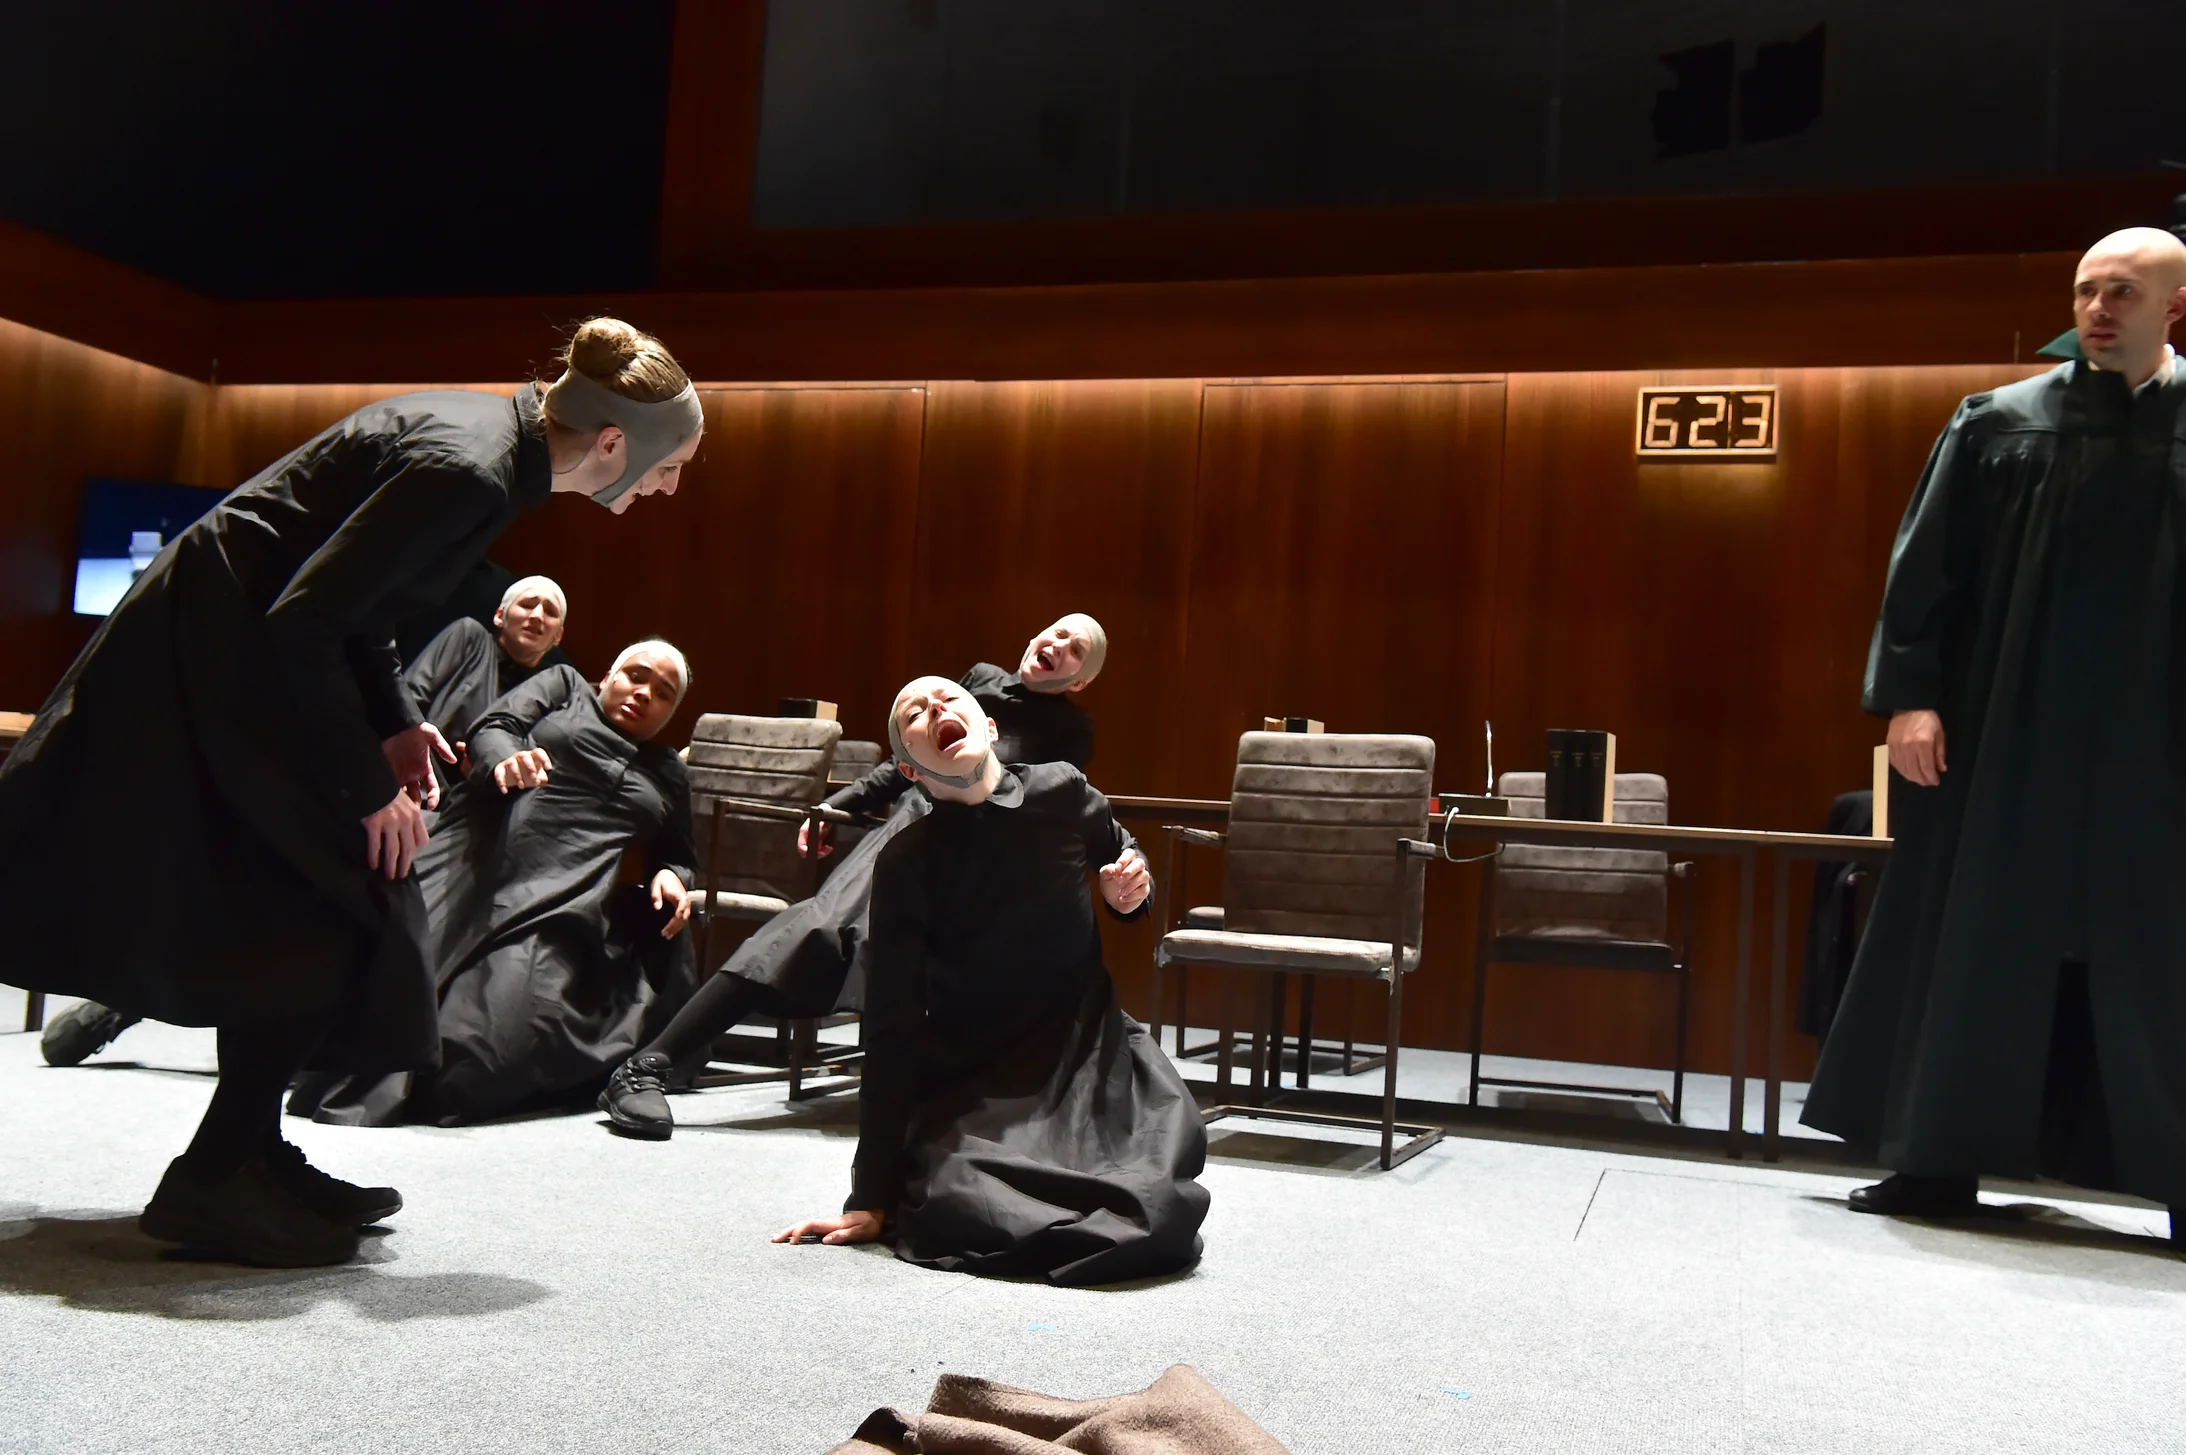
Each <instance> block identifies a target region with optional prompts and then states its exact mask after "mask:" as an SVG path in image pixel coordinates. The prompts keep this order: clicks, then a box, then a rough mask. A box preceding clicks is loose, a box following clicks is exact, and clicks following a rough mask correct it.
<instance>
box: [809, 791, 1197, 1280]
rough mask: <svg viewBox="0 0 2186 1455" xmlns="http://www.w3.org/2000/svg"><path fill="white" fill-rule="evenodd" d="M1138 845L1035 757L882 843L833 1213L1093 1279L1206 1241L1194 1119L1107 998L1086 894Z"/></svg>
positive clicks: (1167, 1265)
mask: <svg viewBox="0 0 2186 1455" xmlns="http://www.w3.org/2000/svg"><path fill="white" fill-rule="evenodd" d="M923 796H924V794H923V793H922V794H921V797H923ZM1135 847H1136V843H1135V841H1134V840H1133V839H1132V837H1131V835H1130V834H1129V833H1128V832H1127V831H1125V830H1124V828H1123V827H1122V826H1121V825H1120V824H1118V823H1117V822H1116V819H1115V816H1114V814H1113V813H1111V812H1110V810H1109V807H1108V800H1106V799H1105V798H1103V797H1102V796H1101V795H1100V794H1099V793H1098V792H1096V791H1095V790H1094V789H1093V788H1092V786H1091V785H1089V784H1088V783H1087V782H1086V781H1085V778H1084V776H1083V775H1082V774H1080V773H1079V772H1078V770H1077V769H1075V768H1073V767H1071V766H1069V765H1068V764H1065V763H1042V764H1035V765H1032V766H1029V767H1012V768H1009V769H1008V770H1006V771H1005V772H1004V774H1003V777H1002V781H1001V784H1000V786H999V787H997V789H996V790H995V792H994V794H993V796H992V797H990V798H988V799H987V800H986V801H985V802H984V803H981V804H978V805H976V806H972V805H966V804H960V803H947V802H940V803H934V804H933V805H932V808H931V811H930V812H928V813H925V814H922V815H920V816H919V817H917V818H916V819H914V820H912V821H911V822H910V823H908V824H906V825H905V826H904V827H903V828H902V829H901V830H900V831H898V832H897V833H896V835H895V836H894V837H893V839H892V840H891V841H890V842H889V844H888V846H887V848H886V849H885V850H884V851H883V852H882V853H881V856H880V863H879V865H878V866H877V867H876V868H875V871H874V875H873V917H872V927H873V937H872V944H871V949H870V954H871V961H870V975H871V979H870V981H869V983H868V985H867V989H866V1005H865V1046H866V1060H865V1073H864V1081H863V1085H862V1087H861V1090H860V1092H859V1124H858V1151H857V1158H856V1164H855V1170H854V1174H853V1179H852V1190H851V1196H850V1199H849V1201H848V1203H847V1204H846V1206H847V1207H848V1208H852V1209H864V1210H872V1211H885V1212H886V1213H887V1214H888V1217H889V1231H890V1235H891V1236H892V1237H893V1238H894V1240H895V1246H896V1255H897V1256H898V1257H900V1258H902V1259H904V1260H906V1261H908V1262H912V1263H920V1264H924V1265H927V1266H929V1267H934V1268H943V1269H949V1270H952V1271H956V1272H964V1273H985V1274H997V1275H1014V1276H1035V1277H1044V1278H1047V1279H1049V1280H1051V1281H1053V1282H1055V1283H1062V1284H1088V1283H1114V1282H1118V1281H1121V1280H1124V1279H1131V1278H1144V1277H1149V1276H1152V1275H1156V1274H1161V1273H1168V1272H1172V1271H1175V1270H1176V1269H1179V1268H1182V1267H1184V1266H1186V1265H1188V1264H1189V1263H1191V1262H1192V1261H1193V1260H1194V1259H1196V1258H1197V1257H1198V1256H1199V1249H1200V1243H1199V1226H1200V1224H1201V1222H1203V1221H1204V1220H1205V1218H1206V1215H1207V1193H1206V1190H1205V1189H1204V1188H1202V1187H1200V1186H1199V1184H1198V1183H1197V1182H1196V1181H1195V1180H1194V1179H1195V1178H1197V1177H1198V1176H1199V1174H1200V1171H1201V1170H1202V1168H1203V1167H1204V1166H1205V1163H1206V1156H1207V1135H1206V1131H1205V1129H1204V1127H1203V1126H1202V1124H1201V1121H1200V1115H1199V1108H1198V1107H1197V1105H1195V1104H1194V1102H1193V1100H1192V1097H1191V1093H1190V1092H1189V1091H1187V1090H1186V1089H1185V1086H1184V1082H1183V1080H1182V1079H1181V1078H1180V1077H1179V1076H1178V1075H1177V1073H1176V1068H1175V1067H1174V1066H1172V1065H1171V1064H1170V1062H1169V1060H1168V1058H1167V1057H1166V1056H1164V1055H1162V1053H1161V1051H1160V1050H1159V1049H1158V1048H1156V1047H1155V1046H1154V1044H1153V1043H1152V1041H1151V1039H1150V1038H1149V1037H1148V1036H1147V1034H1146V1031H1145V1028H1144V1027H1142V1026H1140V1025H1139V1024H1138V1023H1137V1022H1135V1021H1133V1020H1132V1019H1131V1018H1130V1017H1129V1016H1127V1015H1125V1014H1124V1013H1123V1010H1122V1009H1121V1007H1119V1006H1118V1005H1117V1004H1116V995H1115V987H1114V985H1113V984H1112V983H1111V982H1110V980H1109V978H1108V971H1107V969H1106V967H1105V966H1104V965H1103V964H1102V960H1101V935H1100V927H1099V925H1098V924H1097V923H1096V922H1095V920H1094V917H1093V898H1092V894H1091V892H1090V891H1089V889H1088V887H1087V884H1088V881H1087V875H1088V873H1089V872H1091V871H1093V870H1096V869H1098V868H1100V867H1101V866H1102V865H1104V864H1109V863H1113V862H1114V861H1115V860H1116V859H1117V858H1119V857H1120V856H1121V855H1122V854H1123V852H1124V850H1126V849H1128V848H1135ZM1151 903H1152V901H1151V900H1149V901H1148V903H1147V904H1146V905H1142V906H1140V908H1139V909H1138V910H1137V911H1136V912H1134V914H1133V915H1131V916H1129V917H1130V918H1137V917H1138V916H1139V915H1143V914H1145V913H1147V912H1148V909H1149V907H1150V906H1151Z"/></svg>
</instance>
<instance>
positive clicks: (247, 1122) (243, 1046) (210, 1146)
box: [182, 1016, 327, 1182]
mask: <svg viewBox="0 0 2186 1455" xmlns="http://www.w3.org/2000/svg"><path fill="white" fill-rule="evenodd" d="M326 1031H327V1022H326V1020H325V1019H324V1018H322V1017H316V1016H314V1017H310V1018H308V1019H304V1020H296V1021H276V1022H272V1023H270V1024H263V1025H254V1026H222V1027H221V1028H220V1084H219V1085H217V1086H215V1087H214V1088H213V1098H212V1103H211V1104H210V1105H209V1106H207V1107H206V1108H205V1119H204V1120H203V1121H202V1122H200V1123H198V1127H197V1135H196V1136H195V1137H193V1138H191V1140H190V1145H189V1149H188V1150H187V1151H185V1152H184V1153H183V1154H182V1158H183V1161H184V1162H185V1163H187V1164H188V1166H189V1168H190V1170H191V1172H192V1173H193V1174H195V1175H196V1176H197V1177H198V1178H199V1179H201V1180H203V1181H207V1182H215V1181H218V1180H219V1179H221V1178H224V1177H226V1176H228V1174H230V1173H232V1172H234V1171H235V1169H236V1168H238V1167H240V1166H242V1165H243V1164H244V1163H245V1162H247V1161H249V1160H250V1158H251V1156H252V1155H253V1154H255V1153H258V1152H261V1151H264V1150H266V1148H267V1146H268V1144H269V1143H271V1142H273V1141H275V1140H277V1139H278V1137H279V1135H280V1133H279V1128H280V1124H281V1097H282V1095H283V1093H285V1092H286V1091H287V1090H288V1084H289V1082H291V1081H293V1080H294V1079H295V1077H296V1073H297V1072H298V1071H301V1070H302V1069H303V1066H304V1063H305V1062H306V1061H308V1060H310V1059H311V1053H312V1052H314V1051H316V1050H317V1049H318V1048H319V1042H320V1041H322V1040H324V1039H325V1037H326Z"/></svg>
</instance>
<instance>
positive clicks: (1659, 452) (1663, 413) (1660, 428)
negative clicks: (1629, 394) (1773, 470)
mask: <svg viewBox="0 0 2186 1455" xmlns="http://www.w3.org/2000/svg"><path fill="white" fill-rule="evenodd" d="M1637 433H1638V441H1639V443H1638V451H1639V457H1640V458H1641V459H1643V460H1661V459H1687V460H1703V459H1705V460H1773V459H1775V458H1776V386H1775V385H1774V384H1681V385H1678V386H1676V387H1674V388H1644V389H1642V390H1640V392H1639V426H1638V431H1637Z"/></svg>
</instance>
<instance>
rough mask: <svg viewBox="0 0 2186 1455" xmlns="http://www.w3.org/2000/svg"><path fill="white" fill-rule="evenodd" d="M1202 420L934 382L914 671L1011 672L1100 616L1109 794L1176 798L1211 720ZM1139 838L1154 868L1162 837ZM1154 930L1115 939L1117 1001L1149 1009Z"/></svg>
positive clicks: (1060, 391)
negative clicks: (1204, 720)
mask: <svg viewBox="0 0 2186 1455" xmlns="http://www.w3.org/2000/svg"><path fill="white" fill-rule="evenodd" d="M1199 409H1200V391H1199V384H1198V381H1196V380H1191V379H1183V380H1174V379H1172V380H1104V381H1092V382H1076V383H1057V382H1040V381H1032V382H1024V381H1020V382H1012V383H971V382H949V383H936V384H935V385H934V386H933V396H932V403H931V405H930V406H929V412H928V424H927V433H926V459H925V470H924V477H923V483H922V486H921V495H920V512H919V530H918V568H917V578H916V584H915V585H914V587H913V589H912V593H911V605H910V613H909V616H910V621H911V624H912V640H913V642H914V643H915V653H916V658H917V660H916V662H915V663H914V664H913V666H912V671H913V672H939V673H943V674H947V675H951V676H953V675H955V674H956V673H959V672H961V671H963V670H964V669H965V668H966V667H968V666H969V665H971V664H972V663H973V662H975V661H990V662H994V663H997V664H998V665H1000V666H1002V667H1004V668H1012V669H1013V668H1014V667H1015V666H1016V664H1017V660H1018V656H1019V654H1020V653H1021V652H1022V651H1023V650H1024V645H1025V642H1026V641H1027V640H1028V639H1029V638H1030V637H1031V636H1032V634H1033V633H1034V632H1036V631H1038V630H1039V629H1040V628H1041V627H1043V626H1046V625H1047V624H1048V623H1049V622H1051V621H1053V620H1054V619H1055V618H1056V617H1058V616H1060V615H1062V614H1063V613H1064V612H1066V611H1088V612H1091V613H1092V614H1093V615H1094V616H1096V617H1098V618H1100V621H1101V624H1102V625H1103V626H1105V627H1106V628H1107V629H1108V640H1109V656H1108V665H1107V667H1106V668H1105V670H1103V672H1102V673H1101V677H1100V680H1099V681H1097V682H1095V683H1094V684H1093V685H1092V686H1091V687H1088V688H1087V689H1086V690H1085V691H1084V693H1083V694H1082V695H1081V696H1080V697H1079V698H1078V702H1079V705H1080V706H1082V707H1083V708H1085V710H1086V711H1087V712H1088V713H1090V714H1091V715H1092V717H1093V721H1094V730H1095V736H1094V744H1095V746H1094V755H1093V763H1092V765H1091V771H1090V773H1089V775H1088V776H1090V777H1091V778H1092V780H1093V782H1094V783H1095V784H1096V785H1098V786H1099V787H1101V788H1102V789H1104V790H1106V791H1108V792H1110V793H1125V794H1161V793H1170V792H1173V791H1175V785H1176V782H1177V778H1176V773H1175V760H1176V755H1177V752H1178V747H1179V744H1180V742H1181V740H1182V739H1183V738H1184V737H1185V736H1187V735H1188V734H1189V733H1191V732H1192V731H1194V730H1195V727H1194V725H1195V724H1196V721H1197V719H1198V717H1199V714H1200V711H1201V709H1202V706H1203V700H1202V696H1201V693H1200V692H1199V690H1198V688H1197V687H1196V685H1195V684H1194V681H1193V679H1192V678H1191V677H1190V675H1189V674H1188V673H1187V672H1186V670H1185V666H1184V656H1185V631H1186V619H1187V592H1188V589H1189V581H1190V576H1191V501H1192V490H1193V481H1194V478H1195V476H1196V473H1197V469H1198V452H1199ZM909 675H910V674H909V673H906V674H905V676H906V677H908V676H909ZM895 685H900V680H899V682H898V683H897V684H895ZM1129 827H1131V828H1132V830H1133V831H1134V832H1135V833H1137V834H1139V835H1140V837H1141V838H1142V839H1143V840H1145V841H1146V848H1147V853H1148V856H1149V858H1150V859H1151V860H1152V861H1153V862H1154V864H1155V866H1156V867H1157V869H1158V868H1159V866H1160V862H1161V855H1162V845H1161V844H1160V842H1159V834H1158V829H1159V824H1158V823H1152V822H1133V823H1132V824H1130V825H1129ZM1155 928H1156V926H1155V924H1154V922H1153V921H1152V920H1151V919H1149V920H1147V921H1142V922H1140V923H1137V924H1132V925H1117V924H1115V923H1113V922H1112V921H1110V922H1106V923H1104V927H1103V933H1104V935H1105V937H1106V944H1107V954H1108V963H1109V967H1110V968H1111V969H1112V970H1113V971H1114V972H1115V974H1116V979H1117V983H1118V989H1119V992H1120V993H1121V994H1122V995H1123V996H1124V998H1125V1003H1126V1004H1128V1005H1130V1006H1131V1007H1132V1008H1133V1009H1134V1010H1136V1011H1139V1012H1141V1013H1144V1011H1145V1010H1146V1008H1147V1007H1146V1006H1145V1004H1144V987H1145V983H1146V980H1147V977H1148V975H1149V973H1150V971H1149V964H1150V960H1149V957H1150V956H1151V955H1152V953H1153V946H1154V933H1155Z"/></svg>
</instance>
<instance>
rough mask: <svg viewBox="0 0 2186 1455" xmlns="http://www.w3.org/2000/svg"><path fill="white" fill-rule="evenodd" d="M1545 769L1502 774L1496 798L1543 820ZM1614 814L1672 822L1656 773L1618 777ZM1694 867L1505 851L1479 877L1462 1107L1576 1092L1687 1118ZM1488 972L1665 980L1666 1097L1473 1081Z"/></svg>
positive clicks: (1577, 851)
mask: <svg viewBox="0 0 2186 1455" xmlns="http://www.w3.org/2000/svg"><path fill="white" fill-rule="evenodd" d="M1547 777H1548V775H1546V774H1545V773H1505V774H1504V775H1503V776H1502V778H1501V779H1500V780H1499V782H1498V786H1497V789H1496V791H1497V793H1498V794H1500V795H1501V796H1502V797H1504V798H1506V799H1508V800H1510V811H1511V815H1512V817H1514V818H1542V817H1544V816H1545V809H1546V804H1545V796H1546V793H1547ZM1614 794H1615V796H1614V808H1613V814H1614V817H1615V820H1616V822H1618V823H1635V824H1667V823H1668V822H1669V821H1670V788H1669V784H1668V783H1667V782H1666V781H1665V780H1664V779H1663V778H1662V776H1661V775H1660V774H1656V773H1619V774H1617V776H1616V787H1615V790H1614ZM1692 872H1693V866H1692V864H1691V863H1690V862H1688V861H1680V862H1678V863H1675V864H1673V863H1671V862H1670V860H1669V856H1668V855H1666V854H1663V853H1661V852H1660V851H1657V850H1653V849H1608V848H1575V847H1563V846H1552V845H1543V844H1506V845H1504V846H1503V847H1502V849H1501V850H1500V851H1499V852H1498V853H1497V854H1496V855H1495V857H1494V861H1493V862H1492V864H1491V865H1490V866H1489V868H1488V871H1487V872H1486V873H1484V874H1482V875H1481V876H1480V878H1481V883H1480V918H1479V928H1478V933H1477V939H1476V942H1475V948H1474V958H1473V1022H1472V1046H1471V1049H1472V1081H1471V1087H1470V1089H1469V1091H1468V1093H1467V1097H1466V1099H1467V1102H1468V1104H1473V1105H1477V1104H1478V1103H1479V1101H1480V1088H1481V1087H1483V1086H1508V1087H1512V1088H1517V1089H1524V1090H1533V1091H1577V1092H1583V1093H1587V1094H1591V1095H1596V1096H1632V1097H1640V1098H1643V1099H1644V1098H1649V1097H1652V1098H1653V1099H1654V1100H1655V1101H1656V1102H1657V1103H1659V1104H1660V1105H1661V1107H1662V1109H1663V1111H1664V1113H1665V1114H1666V1115H1668V1116H1669V1118H1670V1120H1671V1121H1673V1122H1683V1121H1684V1119H1685V1048H1686V1041H1687V1030H1688V1024H1689V1021H1690V1018H1691V1010H1692V945H1693V894H1692V888H1691V878H1692ZM1672 879H1675V880H1677V881H1679V882H1680V883H1682V884H1684V885H1685V886H1686V888H1685V891H1684V893H1683V894H1681V895H1680V896H1679V897H1680V898H1681V899H1682V900H1683V901H1684V903H1683V914H1682V917H1681V926H1680V931H1679V936H1678V938H1677V940H1675V941H1674V942H1673V941H1672V940H1671V938H1670V933H1669V931H1670V892H1669V885H1670V881H1671V880H1672ZM1495 965H1567V966H1577V967H1583V968H1592V969H1598V970H1632V971H1639V972H1642V973H1646V974H1655V975H1669V976H1672V977H1674V978H1675V979H1676V981H1677V1051H1676V1055H1675V1057H1674V1059H1673V1062H1672V1066H1673V1071H1672V1077H1671V1094H1670V1095H1669V1096H1668V1097H1664V1096H1663V1094H1662V1092H1661V1090H1660V1088H1644V1089H1643V1088H1636V1087H1626V1086H1593V1085H1587V1084H1583V1083H1578V1082H1562V1081H1527V1080H1520V1079H1517V1078H1514V1077H1503V1076H1483V1075H1482V1074H1481V1073H1480V1055H1481V1041H1482V1035H1483V1024H1484V1022H1485V1020H1486V1012H1487V1003H1488V971H1489V969H1490V968H1491V967H1492V966H1495Z"/></svg>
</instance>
